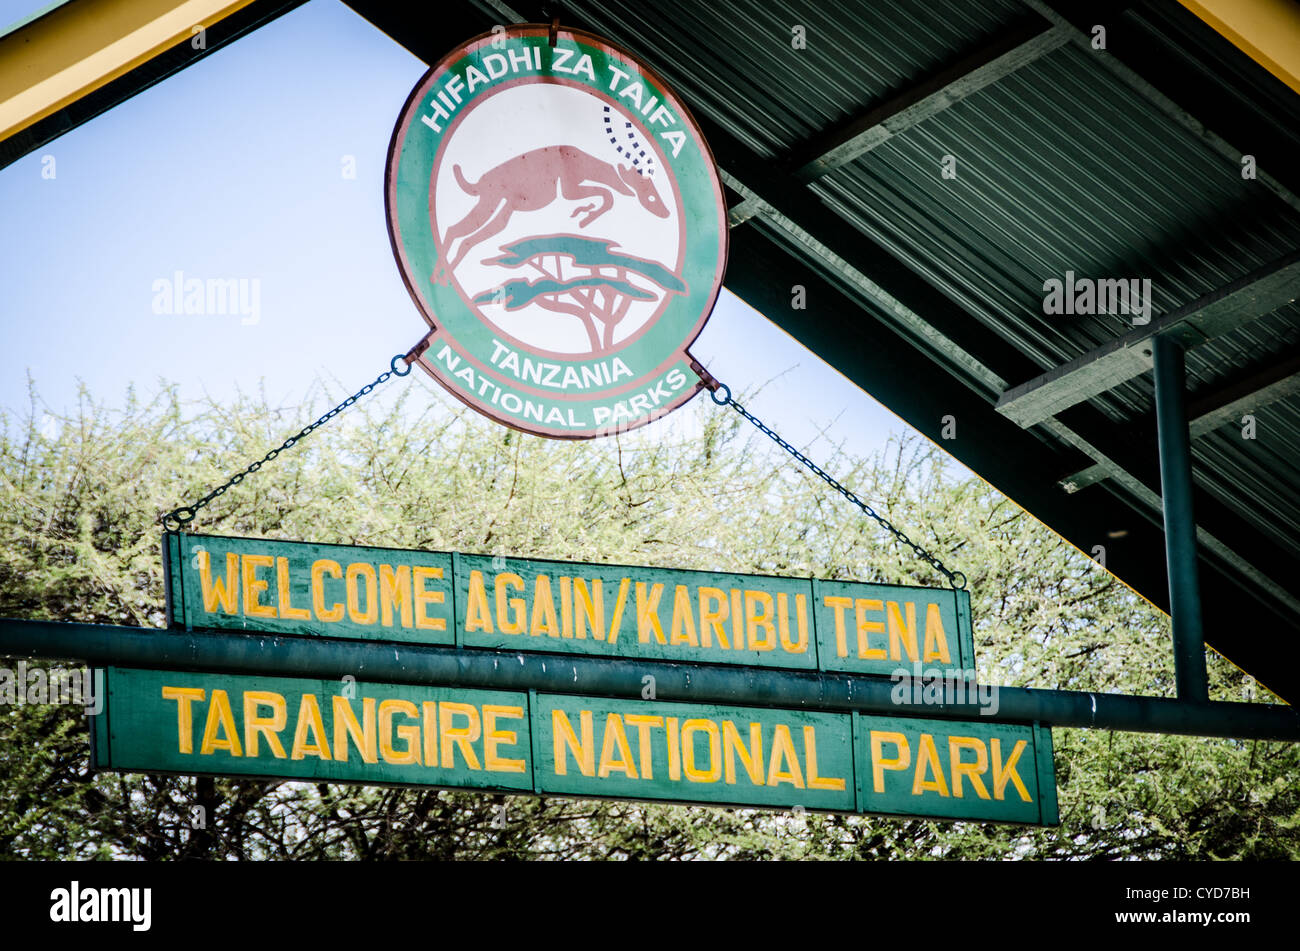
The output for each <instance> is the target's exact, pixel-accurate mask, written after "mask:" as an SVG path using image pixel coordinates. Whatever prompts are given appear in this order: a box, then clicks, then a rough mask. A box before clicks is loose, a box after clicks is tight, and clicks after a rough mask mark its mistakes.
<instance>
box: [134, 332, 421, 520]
mask: <svg viewBox="0 0 1300 951" xmlns="http://www.w3.org/2000/svg"><path fill="white" fill-rule="evenodd" d="M413 353H415V351H414V350H412V351H411V353H407V354H401V353H399V354H398V355H397V356H395V357H393V359H392V361H391V362H390V363H389V364H388V366H389V368H388V369H387V370H385V371H384V372H383V373H381V374H379V376H377V377H375V379H374V382H372V383H367V384H366V385H365V386H363V387H362V388H361V389H359V390H357V391H356V392H355V393H353V394H352V395H351V396H349V397H348V398H347V399H345V400H344V401H343V402H342V403H340V404H339V405H338V406H336V407H334V408H333V409H332V410H330V411H329V412H328V413H326V414H325V415H324V416H322V417H321V418H320V419H318V420H316V422H314V423H310V424H308V425H306V426H304V427H303V428H302V429H300V430H298V432H297V433H295V434H294V435H292V436H290V437H289V438H288V439H286V440H285V441H284V442H282V443H281V444H280V445H279V446H278V447H277V448H275V449H272V450H271V451H270V452H268V453H267V454H266V455H265V456H263V457H262V458H261V459H259V460H257V461H256V462H254V463H252V464H250V465H249V466H248V468H246V469H244V471H243V472H237V473H235V474H234V475H232V476H231V477H230V478H229V479H227V480H226V481H225V482H224V483H222V484H221V485H219V486H217V487H216V488H215V489H213V490H212V491H211V492H209V493H208V494H207V495H205V496H203V498H201V499H199V500H198V501H197V502H195V503H193V504H192V505H182V506H181V507H180V508H178V509H173V510H172V511H170V512H168V513H167V514H166V515H164V516H162V517H161V518H160V519H158V521H159V522H161V523H162V526H163V528H165V529H167V531H169V532H174V531H178V530H180V529H182V528H184V527H185V526H186V525H188V524H189V523H190V522H192V521H194V517H195V516H196V515H198V514H199V509H201V508H203V507H204V506H205V505H207V504H208V503H209V502H211V501H212V500H213V499H215V498H216V497H217V496H219V495H224V494H225V492H226V490H227V489H229V488H231V487H232V486H236V485H239V483H241V482H243V481H244V477H245V476H250V475H252V474H253V473H254V472H256V471H257V470H258V469H260V468H262V466H264V465H265V464H266V463H268V462H270V461H271V460H272V459H274V458H275V457H276V456H278V455H280V453H282V452H284V451H285V450H286V449H292V448H293V447H294V446H295V445H297V444H298V443H299V442H300V441H302V440H303V439H306V438H307V437H308V436H310V435H311V434H312V433H313V432H315V431H316V430H317V429H319V428H320V427H322V426H324V425H325V424H326V423H328V422H329V421H330V420H331V419H333V418H334V417H335V416H337V415H339V413H341V412H343V411H344V410H345V409H347V408H348V407H349V406H351V405H352V404H353V403H355V402H356V401H357V400H359V399H361V398H362V397H363V396H366V395H368V394H369V393H370V392H371V391H372V390H374V388H375V387H377V386H379V385H381V384H383V383H385V382H387V381H388V378H389V377H391V376H406V375H407V374H408V373H410V372H411V367H412V366H414V358H413V356H412V354H413ZM398 361H403V362H405V364H406V369H405V370H399V369H398V368H397V364H398Z"/></svg>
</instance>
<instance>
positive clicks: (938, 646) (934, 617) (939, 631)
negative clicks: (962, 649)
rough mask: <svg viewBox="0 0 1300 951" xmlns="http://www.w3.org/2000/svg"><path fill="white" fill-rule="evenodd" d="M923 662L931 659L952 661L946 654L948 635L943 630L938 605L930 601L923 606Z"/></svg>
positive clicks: (941, 616) (948, 662) (947, 662)
mask: <svg viewBox="0 0 1300 951" xmlns="http://www.w3.org/2000/svg"><path fill="white" fill-rule="evenodd" d="M924 659H925V662H926V663H927V664H928V663H929V662H930V661H932V660H938V661H942V662H943V663H945V664H950V663H952V658H951V656H950V655H949V654H948V636H947V635H946V634H945V633H944V632H943V615H942V614H940V613H939V605H937V604H935V603H934V602H931V603H930V604H928V605H927V606H926V608H925V658H924Z"/></svg>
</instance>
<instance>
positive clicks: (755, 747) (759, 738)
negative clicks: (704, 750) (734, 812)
mask: <svg viewBox="0 0 1300 951" xmlns="http://www.w3.org/2000/svg"><path fill="white" fill-rule="evenodd" d="M736 756H739V757H740V762H741V764H742V765H743V766H744V767H745V772H746V773H748V774H749V781H750V782H751V783H753V784H754V785H755V786H762V785H763V726H762V724H760V723H751V724H750V725H749V748H748V749H746V748H745V744H744V743H743V742H741V739H740V731H739V730H737V729H736V724H734V723H732V722H731V721H730V720H723V721H722V759H723V768H724V770H725V773H724V775H723V778H724V779H725V780H726V782H727V785H728V786H734V785H735V784H736Z"/></svg>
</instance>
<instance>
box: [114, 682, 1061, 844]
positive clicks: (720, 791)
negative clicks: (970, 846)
mask: <svg viewBox="0 0 1300 951" xmlns="http://www.w3.org/2000/svg"><path fill="white" fill-rule="evenodd" d="M105 683H106V692H107V697H106V702H105V705H104V709H103V711H102V712H101V713H100V714H98V715H96V716H95V717H93V718H92V719H93V725H92V730H91V733H92V737H93V740H92V746H93V754H92V758H93V762H94V764H95V767H96V768H97V769H104V770H118V771H124V772H165V773H181V774H198V775H220V776H252V777H274V778H280V779H287V780H305V781H328V782H341V783H358V784H367V785H411V786H434V787H440V788H451V789H480V790H492V791H498V792H510V793H538V794H547V795H562V796H575V797H581V798H615V799H633V800H647V801H665V802H678V803H697V804H707V805H731V806H753V807H760V808H777V809H793V808H796V807H801V808H802V809H804V810H807V811H828V812H843V813H852V812H873V813H876V812H878V813H889V814H895V815H902V816H921V817H932V818H950V819H978V820H990V821H1003V822H1016V823H1030V824H1045V825H1054V824H1056V823H1057V822H1058V816H1057V806H1056V785H1055V772H1054V767H1053V762H1052V741H1051V731H1050V730H1049V729H1046V728H1043V727H1041V726H1037V725H1016V724H1005V723H983V722H975V721H948V720H928V719H910V718H906V717H878V716H860V715H857V714H848V713H829V712H819V711H808V710H800V711H792V710H773V709H768V708H759V707H741V706H722V705H715V704H699V703H682V702H668V701H659V700H644V701H637V700H610V699H600V698H593V697H573V696H558V695H550V694H538V693H536V692H529V693H521V692H508V691H496V690H479V689H465V688H461V687H426V686H402V685H395V684H374V683H357V682H351V681H348V682H342V681H322V680H307V679H298V678H287V677H260V676H259V677H252V676H244V675H230V674H210V673H177V672H166V671H157V670H133V669H124V668H108V669H107V670H106V671H105Z"/></svg>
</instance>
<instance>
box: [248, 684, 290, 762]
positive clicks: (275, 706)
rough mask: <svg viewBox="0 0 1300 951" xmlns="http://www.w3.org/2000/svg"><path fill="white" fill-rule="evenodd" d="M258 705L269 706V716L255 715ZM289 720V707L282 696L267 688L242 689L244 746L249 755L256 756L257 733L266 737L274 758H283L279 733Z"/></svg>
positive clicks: (283, 753)
mask: <svg viewBox="0 0 1300 951" xmlns="http://www.w3.org/2000/svg"><path fill="white" fill-rule="evenodd" d="M258 707H270V708H271V710H272V713H271V715H270V716H269V717H260V716H258V715H257V708H258ZM288 722H289V708H288V705H287V704H286V703H285V702H284V697H283V696H282V695H280V694H278V693H272V692H271V691H269V690H245V691H244V747H245V748H246V749H247V750H248V755H249V756H257V755H258V752H257V743H258V735H259V734H261V735H263V736H265V737H266V745H267V746H269V747H270V748H271V754H272V755H273V756H274V757H275V758H276V759H284V757H285V752H284V747H283V746H282V745H281V744H280V736H279V733H280V731H281V730H283V729H284V725H285V724H286V723H288Z"/></svg>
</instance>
